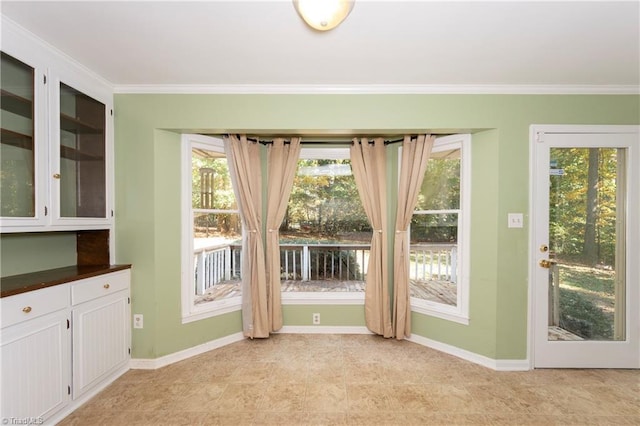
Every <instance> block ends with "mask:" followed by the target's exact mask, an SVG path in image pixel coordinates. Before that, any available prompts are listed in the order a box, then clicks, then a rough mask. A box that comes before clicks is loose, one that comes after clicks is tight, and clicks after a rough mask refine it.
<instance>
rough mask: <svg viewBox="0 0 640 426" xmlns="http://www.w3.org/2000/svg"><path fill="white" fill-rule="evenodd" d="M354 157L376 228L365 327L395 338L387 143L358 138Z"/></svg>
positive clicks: (355, 171)
mask: <svg viewBox="0 0 640 426" xmlns="http://www.w3.org/2000/svg"><path fill="white" fill-rule="evenodd" d="M350 155H351V168H352V169H353V176H354V178H355V181H356V186H357V187H358V193H359V194H360V199H361V200H362V206H363V207H364V211H365V213H366V215H367V218H368V219H369V222H370V223H371V227H372V228H373V236H372V237H371V249H370V252H369V265H368V268H367V278H366V287H365V303H364V311H365V323H366V325H367V328H368V329H369V330H371V331H372V332H374V333H376V334H379V335H382V336H384V337H393V330H392V327H391V307H390V298H389V277H388V275H387V274H388V271H387V270H388V266H387V259H388V248H387V241H388V240H387V230H386V226H387V186H386V179H387V173H386V147H385V145H384V140H383V139H382V138H376V139H373V140H369V139H367V138H362V139H357V138H355V139H353V144H352V145H351V152H350Z"/></svg>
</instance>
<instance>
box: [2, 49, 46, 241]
mask: <svg viewBox="0 0 640 426" xmlns="http://www.w3.org/2000/svg"><path fill="white" fill-rule="evenodd" d="M0 56H1V57H0V94H1V99H0V123H1V125H0V131H1V133H0V199H1V200H2V202H1V203H0V216H1V219H0V221H1V227H2V232H11V231H12V229H13V230H16V231H19V230H24V229H25V228H27V229H28V227H30V226H39V225H42V224H44V223H45V222H46V215H47V213H48V211H47V205H46V198H47V185H46V175H47V170H48V167H47V161H46V156H47V143H48V141H47V138H46V90H45V75H44V72H43V70H42V69H41V68H38V67H36V66H32V65H31V64H27V63H26V62H23V61H22V60H20V59H18V58H16V57H13V56H11V55H10V54H8V53H6V52H1V53H0Z"/></svg>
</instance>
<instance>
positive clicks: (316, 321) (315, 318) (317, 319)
mask: <svg viewBox="0 0 640 426" xmlns="http://www.w3.org/2000/svg"><path fill="white" fill-rule="evenodd" d="M313 324H314V325H318V324H320V314H318V313H315V314H313Z"/></svg>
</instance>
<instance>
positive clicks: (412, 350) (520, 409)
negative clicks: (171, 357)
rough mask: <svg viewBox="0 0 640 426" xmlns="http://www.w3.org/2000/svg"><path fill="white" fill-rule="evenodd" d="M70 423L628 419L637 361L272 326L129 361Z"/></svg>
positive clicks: (635, 403)
mask: <svg viewBox="0 0 640 426" xmlns="http://www.w3.org/2000/svg"><path fill="white" fill-rule="evenodd" d="M59 424H60V425H62V426H72V425H106V426H110V425H114V426H120V425H124V424H126V425H234V426H235V425H287V426H288V425H360V424H362V425H367V426H372V425H375V426H378V425H403V426H404V425H445V426H450V425H472V424H473V425H475V424H478V425H544V426H552V425H639V424H640V370H588V369H585V370H580V369H576V370H558V369H556V370H554V369H545V370H534V371H524V372H496V371H493V370H490V369H487V368H484V367H481V366H479V365H476V364H473V363H469V362H467V361H464V360H462V359H460V358H456V357H453V356H451V355H447V354H444V353H442V352H438V351H436V350H433V349H430V348H425V347H422V346H420V345H417V344H414V343H412V342H408V341H396V340H391V339H383V338H380V337H378V336H373V335H315V334H313V335H299V334H276V335H274V336H272V338H270V339H255V340H243V341H240V342H236V343H233V344H231V345H228V346H225V347H223V348H219V349H216V350H213V351H210V352H207V353H204V354H201V355H198V356H195V357H193V358H190V359H188V360H184V361H181V362H178V363H175V364H172V365H169V366H166V367H164V368H160V369H157V370H131V371H129V372H127V373H125V374H124V375H123V376H121V377H120V378H119V379H118V380H116V381H115V382H114V383H113V384H111V385H110V386H108V387H107V388H106V389H104V390H103V391H102V392H100V393H98V394H97V395H96V396H95V397H94V398H92V399H91V400H89V401H88V402H87V403H85V404H84V405H83V406H82V407H80V408H79V409H78V410H76V411H75V412H74V413H72V414H71V415H69V416H68V417H67V418H65V419H64V420H63V421H62V422H60V423H59Z"/></svg>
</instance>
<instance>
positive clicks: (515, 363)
mask: <svg viewBox="0 0 640 426" xmlns="http://www.w3.org/2000/svg"><path fill="white" fill-rule="evenodd" d="M276 333H277V334H287V333H288V334H373V333H372V332H371V331H370V330H369V329H367V327H364V326H328V325H324V326H317V325H316V326H314V325H303V326H296V325H289V326H284V327H282V328H281V329H280V330H278V331H277V332H276ZM244 338H245V337H244V335H243V334H242V332H239V333H235V334H231V335H229V336H225V337H222V338H220V339H216V340H212V341H210V342H207V343H203V344H201V345H198V346H194V347H193V348H189V349H185V350H183V351H179V352H175V353H172V354H169V355H165V356H163V357H160V358H155V359H142V358H135V359H131V363H130V368H132V369H147V370H154V369H157V368H162V367H165V366H167V365H169V364H173V363H174V362H178V361H182V360H185V359H187V358H191V357H192V356H196V355H200V354H202V353H205V352H208V351H211V350H213V349H218V348H221V347H223V346H226V345H228V344H231V343H235V342H238V341H240V340H243V339H244ZM407 340H409V341H410V342H413V343H417V344H419V345H422V346H426V347H428V348H432V349H436V350H438V351H440V352H444V353H447V354H449V355H453V356H456V357H458V358H461V359H464V360H466V361H469V362H473V363H475V364H478V365H482V366H483V367H487V368H491V369H492V370H496V371H527V370H530V369H531V366H530V363H529V360H527V359H522V360H520V359H515V360H510V359H492V358H489V357H486V356H484V355H479V354H477V353H474V352H470V351H467V350H465V349H460V348H458V347H455V346H452V345H448V344H446V343H442V342H438V341H437V340H432V339H428V338H426V337H422V336H418V335H416V334H413V335H412V336H411V337H410V338H408V339H407Z"/></svg>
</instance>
